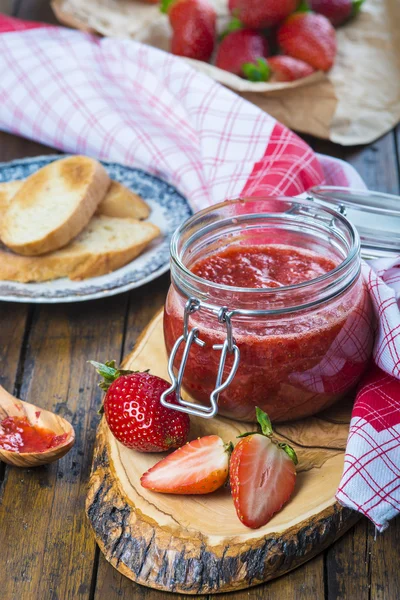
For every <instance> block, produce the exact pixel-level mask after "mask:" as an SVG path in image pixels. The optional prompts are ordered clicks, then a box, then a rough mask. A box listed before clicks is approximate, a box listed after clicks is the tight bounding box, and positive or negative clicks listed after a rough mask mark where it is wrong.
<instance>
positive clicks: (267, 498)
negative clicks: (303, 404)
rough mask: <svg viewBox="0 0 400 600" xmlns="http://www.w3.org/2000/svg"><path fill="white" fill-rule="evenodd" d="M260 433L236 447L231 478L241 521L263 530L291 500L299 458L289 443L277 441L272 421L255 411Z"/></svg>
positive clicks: (231, 463)
mask: <svg viewBox="0 0 400 600" xmlns="http://www.w3.org/2000/svg"><path fill="white" fill-rule="evenodd" d="M256 415H257V420H258V422H259V425H260V427H261V432H259V433H258V432H254V433H245V434H243V436H241V439H240V441H239V442H238V444H237V445H236V447H235V449H234V451H233V453H232V456H231V462H230V468H229V477H230V485H231V492H232V496H233V501H234V504H235V508H236V512H237V515H238V517H239V519H240V520H241V522H242V523H243V524H244V525H246V526H247V527H251V528H252V529H257V528H258V527H262V526H263V525H265V524H266V523H268V521H269V520H270V519H271V518H272V516H273V515H274V514H275V513H276V512H278V511H279V510H280V509H281V508H282V506H283V505H284V504H285V503H286V502H287V501H288V500H289V498H290V496H291V495H292V493H293V490H294V486H295V483H296V467H295V465H296V464H297V456H296V453H295V451H294V450H293V448H291V447H290V446H288V445H287V444H283V443H278V442H276V441H275V440H274V439H273V437H272V435H273V431H272V426H271V422H270V420H269V418H268V415H266V414H265V413H264V412H263V411H262V410H260V409H259V408H256Z"/></svg>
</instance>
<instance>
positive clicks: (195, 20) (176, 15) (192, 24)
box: [161, 0, 217, 61]
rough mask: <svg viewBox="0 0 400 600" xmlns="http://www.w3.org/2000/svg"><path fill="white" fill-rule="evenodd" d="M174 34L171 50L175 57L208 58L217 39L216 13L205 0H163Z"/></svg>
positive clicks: (164, 10)
mask: <svg viewBox="0 0 400 600" xmlns="http://www.w3.org/2000/svg"><path fill="white" fill-rule="evenodd" d="M161 11H162V12H165V13H167V14H168V17H169V22H170V24H171V27H172V31H173V36H172V41H171V52H172V53H173V54H176V55H178V56H186V57H187V58H195V59H197V60H203V61H208V60H210V58H211V54H212V53H213V50H214V44H215V38H216V21H217V15H216V12H215V10H214V8H213V6H211V5H210V4H209V3H208V2H207V0H163V2H162V4H161Z"/></svg>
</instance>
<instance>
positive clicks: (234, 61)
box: [215, 29, 269, 81]
mask: <svg viewBox="0 0 400 600" xmlns="http://www.w3.org/2000/svg"><path fill="white" fill-rule="evenodd" d="M268 53H269V48H268V43H267V40H266V39H265V37H264V36H263V35H261V34H260V33H259V32H258V31H254V29H238V30H237V31H232V32H231V33H228V35H226V36H225V37H224V39H223V40H222V42H221V43H220V45H219V47H218V52H217V56H216V59H215V65H216V66H217V67H219V68H220V69H224V70H225V71H230V72H231V73H234V74H235V75H240V76H241V77H245V78H246V79H250V80H252V81H267V80H268V76H269V70H268V68H267V65H266V62H265V58H266V57H267V56H268Z"/></svg>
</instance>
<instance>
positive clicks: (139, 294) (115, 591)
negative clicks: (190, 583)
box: [94, 274, 205, 600]
mask: <svg viewBox="0 0 400 600" xmlns="http://www.w3.org/2000/svg"><path fill="white" fill-rule="evenodd" d="M168 287H169V274H166V275H164V276H163V277H161V278H160V279H158V280H157V281H153V282H152V283H150V284H149V285H147V286H145V287H144V288H140V289H138V290H132V291H131V292H130V293H129V309H128V312H127V317H126V322H125V339H124V347H123V356H127V355H128V354H129V352H131V350H132V349H133V347H134V345H135V343H136V340H137V338H138V337H139V335H140V334H141V332H142V331H143V329H144V328H145V326H146V325H147V324H148V323H149V321H150V320H151V319H152V317H153V316H154V315H155V314H156V313H157V311H158V310H159V309H160V308H161V307H162V306H163V304H164V300H165V296H166V293H167V290H168ZM111 358H113V357H111ZM114 358H119V357H114ZM155 595H157V600H162V599H163V597H164V596H165V598H166V600H167V597H168V598H169V597H170V594H167V593H165V594H164V593H162V592H155V591H153V590H150V589H149V588H145V587H143V586H140V585H137V584H135V583H133V582H132V581H130V580H129V579H127V578H126V577H124V576H123V575H121V574H120V573H119V572H118V571H116V570H115V569H114V567H112V566H111V565H110V564H109V563H108V562H107V561H106V559H105V558H104V556H103V555H102V554H100V560H99V565H98V572H97V576H96V587H95V594H94V600H103V599H105V598H106V599H107V600H125V599H126V600H128V598H129V599H131V598H133V597H135V599H136V598H137V600H156V598H155ZM200 597H201V598H205V596H200Z"/></svg>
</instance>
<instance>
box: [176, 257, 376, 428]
mask: <svg viewBox="0 0 400 600" xmlns="http://www.w3.org/2000/svg"><path fill="white" fill-rule="evenodd" d="M336 264H337V262H335V259H334V258H326V257H324V256H321V255H318V254H316V253H315V252H312V251H310V250H303V249H299V248H297V247H296V248H295V247H291V246H284V245H270V246H252V245H248V246H246V245H231V246H228V247H225V248H222V249H220V250H217V251H215V252H214V253H212V254H210V255H208V256H206V257H205V258H201V259H198V260H197V261H196V262H194V264H192V265H191V266H190V265H189V269H190V270H191V271H192V272H193V273H195V274H196V275H198V276H199V277H201V278H203V279H206V280H208V281H211V282H213V283H216V284H223V285H225V286H234V287H231V290H232V292H230V295H229V294H226V292H224V291H221V290H218V294H219V296H218V300H219V305H220V306H224V305H225V304H226V305H228V306H229V307H230V308H231V307H235V301H237V300H235V297H236V298H237V297H239V295H240V292H236V291H235V288H237V287H242V288H259V289H262V288H281V287H282V286H288V285H293V284H299V283H302V282H305V281H308V280H313V279H315V278H317V277H319V276H320V275H324V274H325V273H327V272H329V271H332V269H334V268H335V266H336ZM242 293H243V292H242ZM277 293H279V290H278V289H277ZM224 294H225V295H226V297H228V296H229V300H228V301H227V302H225V301H224V300H225V297H224V296H223V295H224ZM235 295H236V296H235ZM251 295H252V297H253V295H254V300H255V302H256V303H257V296H260V293H258V292H251ZM186 301H187V298H186V297H184V296H183V295H182V294H181V293H180V292H179V291H178V289H177V288H176V287H175V286H174V285H172V286H171V288H170V292H169V294H168V298H167V302H166V307H165V318H164V335H165V342H166V346H167V351H168V352H170V351H171V349H172V346H173V344H174V342H175V341H176V340H177V338H178V337H179V336H180V335H181V334H182V330H183V313H184V306H185V302H186ZM262 302H264V299H262ZM246 308H251V307H250V306H246ZM258 308H260V305H259V306H258ZM232 325H233V335H234V338H235V341H236V344H237V345H238V347H239V350H240V363H239V368H238V371H237V373H236V375H235V378H234V380H233V382H232V383H231V384H230V386H229V387H228V388H227V389H226V390H224V392H222V393H221V395H220V398H219V411H220V413H221V414H224V415H226V416H229V417H233V418H236V419H238V420H242V421H253V420H254V415H255V407H256V406H259V407H260V408H262V409H263V410H265V411H266V412H267V413H268V414H269V416H270V418H271V419H272V420H275V421H285V420H293V419H298V418H303V417H305V416H308V415H312V414H315V413H316V412H318V411H320V410H323V409H324V408H326V407H328V406H329V405H330V404H332V403H333V402H334V401H335V400H337V399H338V398H340V397H342V396H343V395H344V394H345V393H346V392H348V391H349V390H350V389H351V388H352V387H354V385H355V384H356V383H357V381H358V379H359V378H360V376H361V375H362V373H363V372H364V370H365V368H366V366H367V364H368V360H369V357H370V355H371V351H372V343H373V329H372V327H373V316H372V309H371V305H370V300H369V296H368V293H367V291H366V289H365V286H364V284H363V281H362V279H361V276H360V277H358V279H357V280H356V281H355V282H354V283H353V284H352V285H351V286H350V287H348V288H347V289H345V290H344V291H343V292H342V293H340V294H339V295H338V296H336V297H334V298H333V299H332V300H329V301H325V302H323V303H321V304H317V305H316V306H315V307H312V308H309V309H306V310H301V311H291V312H287V313H278V314H275V315H269V316H267V317H250V318H249V317H246V318H245V317H239V316H234V318H233V320H232ZM190 327H198V328H199V337H200V339H202V340H204V341H205V342H206V346H205V347H204V348H201V347H199V346H197V345H193V346H192V348H191V350H190V354H189V359H188V363H187V366H186V369H185V375H184V380H183V383H184V387H185V389H186V390H187V391H188V392H189V394H190V395H191V396H192V397H193V398H194V399H195V400H196V401H198V402H202V403H203V404H207V405H208V404H209V396H210V393H211V392H212V390H213V389H214V387H215V381H216V375H217V371H218V363H219V358H220V352H218V351H216V350H213V349H212V346H213V345H214V344H221V343H223V341H224V339H225V337H226V329H225V327H224V325H220V324H218V323H217V320H216V317H215V315H213V314H211V313H210V312H207V311H204V310H202V309H201V310H200V311H199V312H196V313H194V314H192V315H191V317H190ZM181 356H182V349H181V350H180V352H179V353H178V357H177V363H176V364H178V362H179V361H180V358H181ZM231 364H232V363H231V362H229V361H227V365H226V368H225V377H226V375H227V374H228V372H229V368H230V365H231Z"/></svg>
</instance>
